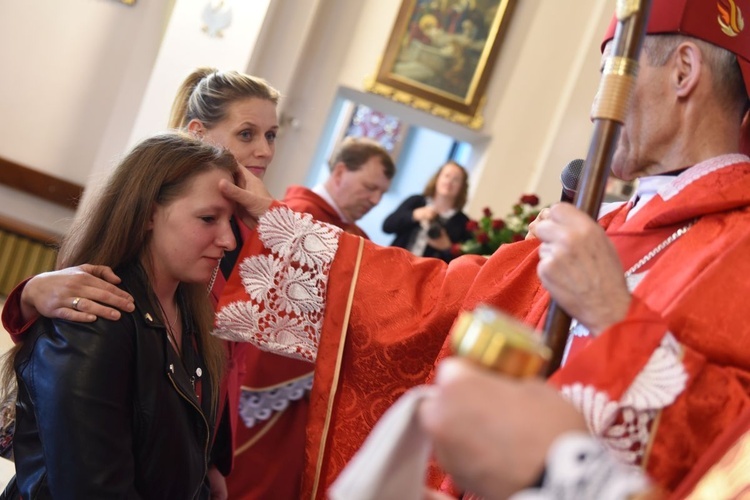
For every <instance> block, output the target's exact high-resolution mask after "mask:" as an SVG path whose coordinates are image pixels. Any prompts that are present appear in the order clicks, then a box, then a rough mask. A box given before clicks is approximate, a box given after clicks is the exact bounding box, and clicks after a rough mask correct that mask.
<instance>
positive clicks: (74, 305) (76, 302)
mask: <svg viewBox="0 0 750 500" xmlns="http://www.w3.org/2000/svg"><path fill="white" fill-rule="evenodd" d="M79 302H81V297H75V298H74V299H73V309H75V310H76V311H77V310H78V303H79Z"/></svg>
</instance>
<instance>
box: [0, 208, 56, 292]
mask: <svg viewBox="0 0 750 500" xmlns="http://www.w3.org/2000/svg"><path fill="white" fill-rule="evenodd" d="M58 244H59V236H57V235H54V234H51V233H47V232H44V231H40V230H38V229H35V228H30V227H28V226H26V225H23V224H19V223H18V222H17V221H14V220H12V219H8V218H5V217H0V296H3V297H5V296H7V295H8V294H9V293H10V291H11V290H13V287H15V286H16V284H18V283H19V282H20V281H23V280H25V279H26V278H28V277H29V276H33V275H35V274H39V273H43V272H45V271H51V270H52V269H54V268H55V259H56V258H57V246H58Z"/></svg>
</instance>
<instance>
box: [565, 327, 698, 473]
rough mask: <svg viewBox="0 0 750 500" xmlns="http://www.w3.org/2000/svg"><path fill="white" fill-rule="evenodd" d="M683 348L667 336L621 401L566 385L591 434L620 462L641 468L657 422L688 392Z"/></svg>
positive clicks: (587, 388)
mask: <svg viewBox="0 0 750 500" xmlns="http://www.w3.org/2000/svg"><path fill="white" fill-rule="evenodd" d="M681 349H682V348H681V347H680V344H679V343H678V342H677V341H676V340H675V338H674V337H673V336H672V334H671V333H667V334H666V335H665V336H664V339H663V340H662V343H661V345H660V346H659V347H658V348H657V349H656V350H655V351H654V353H653V354H652V355H651V358H649V360H648V362H647V363H646V366H645V367H644V368H643V370H641V372H640V373H639V374H638V376H637V377H636V378H635V380H634V381H633V383H632V384H631V385H630V387H628V389H627V391H626V392H625V393H624V394H623V395H622V398H621V399H620V400H619V401H616V400H615V401H613V400H611V398H610V396H609V394H608V393H607V392H606V391H603V390H599V389H597V388H596V387H594V386H592V385H586V386H584V385H583V384H572V385H565V386H563V387H562V388H561V389H560V392H561V393H562V395H563V396H565V398H566V399H568V401H570V402H571V403H572V404H573V405H574V406H575V407H576V408H578V409H579V410H580V411H581V413H583V415H584V417H585V418H586V422H587V423H588V426H589V429H590V430H591V432H592V433H593V434H594V435H595V436H597V437H599V438H602V439H603V442H604V444H605V445H606V446H607V447H608V448H609V449H610V450H611V451H612V452H613V453H614V454H615V455H616V456H618V457H619V458H620V460H622V461H624V462H626V463H629V464H633V465H638V464H640V463H641V462H642V460H643V458H644V455H645V451H646V448H647V446H648V442H649V440H650V433H651V429H652V424H653V421H654V419H655V418H656V416H657V415H658V414H659V412H660V411H661V410H662V409H664V408H665V407H667V406H669V405H670V404H672V403H673V402H674V401H675V399H677V397H678V396H679V395H680V394H682V392H683V391H684V390H685V386H686V384H687V378H688V376H687V372H686V371H685V366H684V365H683V364H682V361H681V359H680V358H681V354H682V352H681Z"/></svg>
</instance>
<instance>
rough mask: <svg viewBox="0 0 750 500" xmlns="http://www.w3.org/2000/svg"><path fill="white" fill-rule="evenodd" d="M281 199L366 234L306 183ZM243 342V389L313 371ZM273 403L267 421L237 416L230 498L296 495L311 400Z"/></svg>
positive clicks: (271, 385) (263, 388) (265, 387)
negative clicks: (251, 422) (275, 406)
mask: <svg viewBox="0 0 750 500" xmlns="http://www.w3.org/2000/svg"><path fill="white" fill-rule="evenodd" d="M284 203H285V204H286V205H287V206H289V207H290V208H292V209H293V210H295V211H297V212H304V213H309V214H311V215H313V217H315V219H317V220H319V221H321V222H327V223H330V224H333V225H335V226H338V227H340V228H342V229H344V230H345V231H347V232H350V233H352V234H356V235H359V236H364V237H366V236H367V235H366V234H365V233H364V231H362V229H360V228H359V227H358V226H357V225H356V224H353V223H348V222H344V220H343V219H341V217H340V216H339V215H338V213H337V212H336V210H335V209H334V208H333V207H331V206H330V205H329V204H328V203H327V202H326V201H325V200H323V198H321V197H320V196H318V195H317V194H316V193H314V192H313V191H311V190H310V189H308V188H306V187H302V186H291V187H289V188H288V189H287V192H286V194H285V195H284ZM230 344H233V345H236V346H239V345H240V343H236V344H235V343H234V342H230ZM243 344H244V343H243ZM243 347H244V348H245V351H244V353H243V357H244V359H240V360H238V361H237V362H238V363H240V366H241V369H240V372H239V374H238V378H239V380H241V388H242V390H243V391H247V392H248V393H253V394H261V393H264V392H267V391H271V390H274V389H277V390H278V389H279V388H281V387H284V386H287V385H288V384H290V383H291V382H293V381H300V380H302V379H304V378H306V377H310V376H311V375H312V372H313V368H314V367H313V365H312V364H311V363H310V362H308V361H300V360H298V359H292V358H289V357H286V356H280V355H278V354H274V353H270V352H266V351H261V350H260V349H258V348H257V347H255V346H253V345H251V344H244V346H243ZM238 397H239V396H238ZM277 404H280V406H279V408H280V410H278V411H274V412H273V413H271V414H270V416H269V417H268V418H267V419H266V420H256V422H255V424H254V425H253V426H252V427H250V428H248V427H247V426H246V425H245V423H244V422H243V421H242V419H240V422H239V424H238V425H237V427H236V433H235V440H234V468H233V469H232V473H231V474H229V476H228V477H227V488H228V492H229V498H232V499H265V498H274V499H279V500H283V499H289V500H293V499H297V498H299V494H300V483H301V477H302V471H303V465H304V449H305V424H306V423H307V414H308V406H309V401H308V398H307V397H306V396H303V397H300V398H298V399H286V401H285V403H280V402H277ZM235 407H236V405H235ZM234 417H235V418H237V415H234Z"/></svg>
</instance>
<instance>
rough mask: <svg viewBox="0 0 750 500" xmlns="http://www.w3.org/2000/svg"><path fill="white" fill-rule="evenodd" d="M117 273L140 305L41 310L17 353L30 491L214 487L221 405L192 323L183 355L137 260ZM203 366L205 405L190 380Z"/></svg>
mask: <svg viewBox="0 0 750 500" xmlns="http://www.w3.org/2000/svg"><path fill="white" fill-rule="evenodd" d="M117 274H118V275H119V276H120V278H122V285H120V286H121V288H123V289H125V290H127V291H128V292H129V293H130V294H131V295H132V296H133V298H134V299H135V305H136V309H135V312H133V313H130V314H126V313H123V315H122V317H121V319H120V320H119V321H108V320H103V319H99V320H97V321H96V322H94V323H71V322H67V321H63V320H49V319H42V320H40V321H37V322H36V324H35V325H34V326H33V328H32V329H31V330H30V332H29V334H28V335H27V336H26V338H25V340H24V344H23V347H22V348H21V350H20V351H19V352H18V355H17V356H16V358H15V369H16V374H17V377H18V403H17V415H16V430H15V436H14V444H13V451H14V455H15V461H16V474H17V477H16V480H17V483H18V488H19V490H20V493H21V495H22V496H23V498H25V499H31V498H52V497H54V498H71V499H73V498H75V499H89V498H91V499H94V498H95V499H103V498H154V499H157V498H158V499H167V498H168V499H193V498H208V496H209V491H208V486H207V482H206V479H205V475H206V469H207V462H208V455H209V444H210V440H211V436H212V435H213V425H214V422H213V421H214V418H215V411H214V409H213V408H211V403H210V402H211V383H210V380H208V373H207V370H206V369H205V366H204V365H203V363H202V359H201V357H200V355H199V353H197V352H196V349H195V347H194V346H195V344H194V342H192V341H191V340H192V338H193V335H192V333H189V332H194V329H192V328H190V325H185V326H184V327H183V331H184V332H185V335H183V337H185V340H184V341H183V348H182V350H183V359H182V360H181V359H180V357H179V356H178V355H177V353H176V352H175V351H174V350H173V349H172V348H171V346H169V344H168V339H167V335H166V330H165V328H164V326H163V325H162V324H161V322H160V321H159V319H158V316H157V314H155V310H156V309H155V308H154V307H153V305H152V304H151V302H150V300H149V298H148V297H149V295H148V294H147V292H146V290H147V288H146V287H147V286H148V284H147V281H146V278H145V274H144V273H143V271H142V270H141V268H140V266H138V265H130V266H126V267H124V268H121V269H118V270H117ZM183 360H184V361H183ZM183 362H184V363H185V366H183ZM199 367H203V368H202V370H201V373H200V375H202V377H201V379H202V383H201V384H200V387H201V390H202V397H201V402H199V401H198V398H197V397H196V395H195V391H194V389H193V381H191V377H193V376H196V370H197V369H198V368H199ZM199 383H200V380H199Z"/></svg>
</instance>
